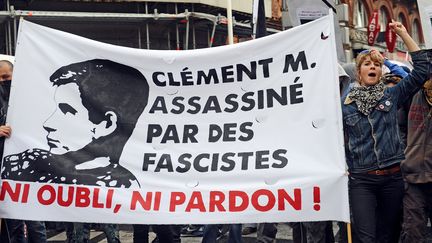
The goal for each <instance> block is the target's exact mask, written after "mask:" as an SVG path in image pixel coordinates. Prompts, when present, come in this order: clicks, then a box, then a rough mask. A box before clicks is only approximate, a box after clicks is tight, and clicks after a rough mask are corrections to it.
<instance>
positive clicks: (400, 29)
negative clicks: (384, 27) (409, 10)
mask: <svg viewBox="0 0 432 243" xmlns="http://www.w3.org/2000/svg"><path fill="white" fill-rule="evenodd" d="M389 27H390V28H391V29H392V30H393V31H394V32H396V34H397V35H398V36H400V38H402V40H403V42H404V43H405V45H406V47H407V49H408V51H409V52H413V51H418V50H420V47H419V46H418V45H417V43H416V42H415V41H414V40H413V39H412V38H411V36H410V35H409V34H408V31H407V30H406V28H405V26H403V24H401V23H400V22H396V21H394V20H392V22H391V23H389Z"/></svg>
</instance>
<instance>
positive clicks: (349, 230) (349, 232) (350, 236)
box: [347, 223, 352, 243]
mask: <svg viewBox="0 0 432 243" xmlns="http://www.w3.org/2000/svg"><path fill="white" fill-rule="evenodd" d="M347 238H348V243H352V234H351V223H347Z"/></svg>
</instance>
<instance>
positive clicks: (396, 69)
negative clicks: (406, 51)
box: [384, 59, 408, 78]
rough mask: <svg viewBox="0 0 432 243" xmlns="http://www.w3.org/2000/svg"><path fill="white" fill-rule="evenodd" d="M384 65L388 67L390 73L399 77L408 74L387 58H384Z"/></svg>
mask: <svg viewBox="0 0 432 243" xmlns="http://www.w3.org/2000/svg"><path fill="white" fill-rule="evenodd" d="M384 65H386V67H388V69H390V73H392V74H396V75H398V76H400V77H401V78H405V77H406V76H408V73H407V72H406V71H405V70H404V69H403V68H402V67H401V66H399V65H397V64H395V63H392V62H390V61H389V60H388V59H385V60H384Z"/></svg>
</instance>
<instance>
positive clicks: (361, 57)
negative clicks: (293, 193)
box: [356, 49, 384, 71]
mask: <svg viewBox="0 0 432 243" xmlns="http://www.w3.org/2000/svg"><path fill="white" fill-rule="evenodd" d="M367 57H370V59H371V60H372V61H373V62H379V63H380V64H381V66H382V65H383V64H384V58H383V56H382V55H381V54H380V53H379V52H378V51H377V50H373V49H372V50H365V51H362V52H360V54H358V56H357V58H356V68H357V71H358V70H360V66H361V65H362V63H363V62H364V61H365V60H366V58H367Z"/></svg>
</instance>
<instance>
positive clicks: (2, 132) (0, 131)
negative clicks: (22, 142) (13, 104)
mask: <svg viewBox="0 0 432 243" xmlns="http://www.w3.org/2000/svg"><path fill="white" fill-rule="evenodd" d="M11 132H12V128H11V127H10V126H8V125H5V126H0V137H7V138H8V137H10V135H11Z"/></svg>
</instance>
